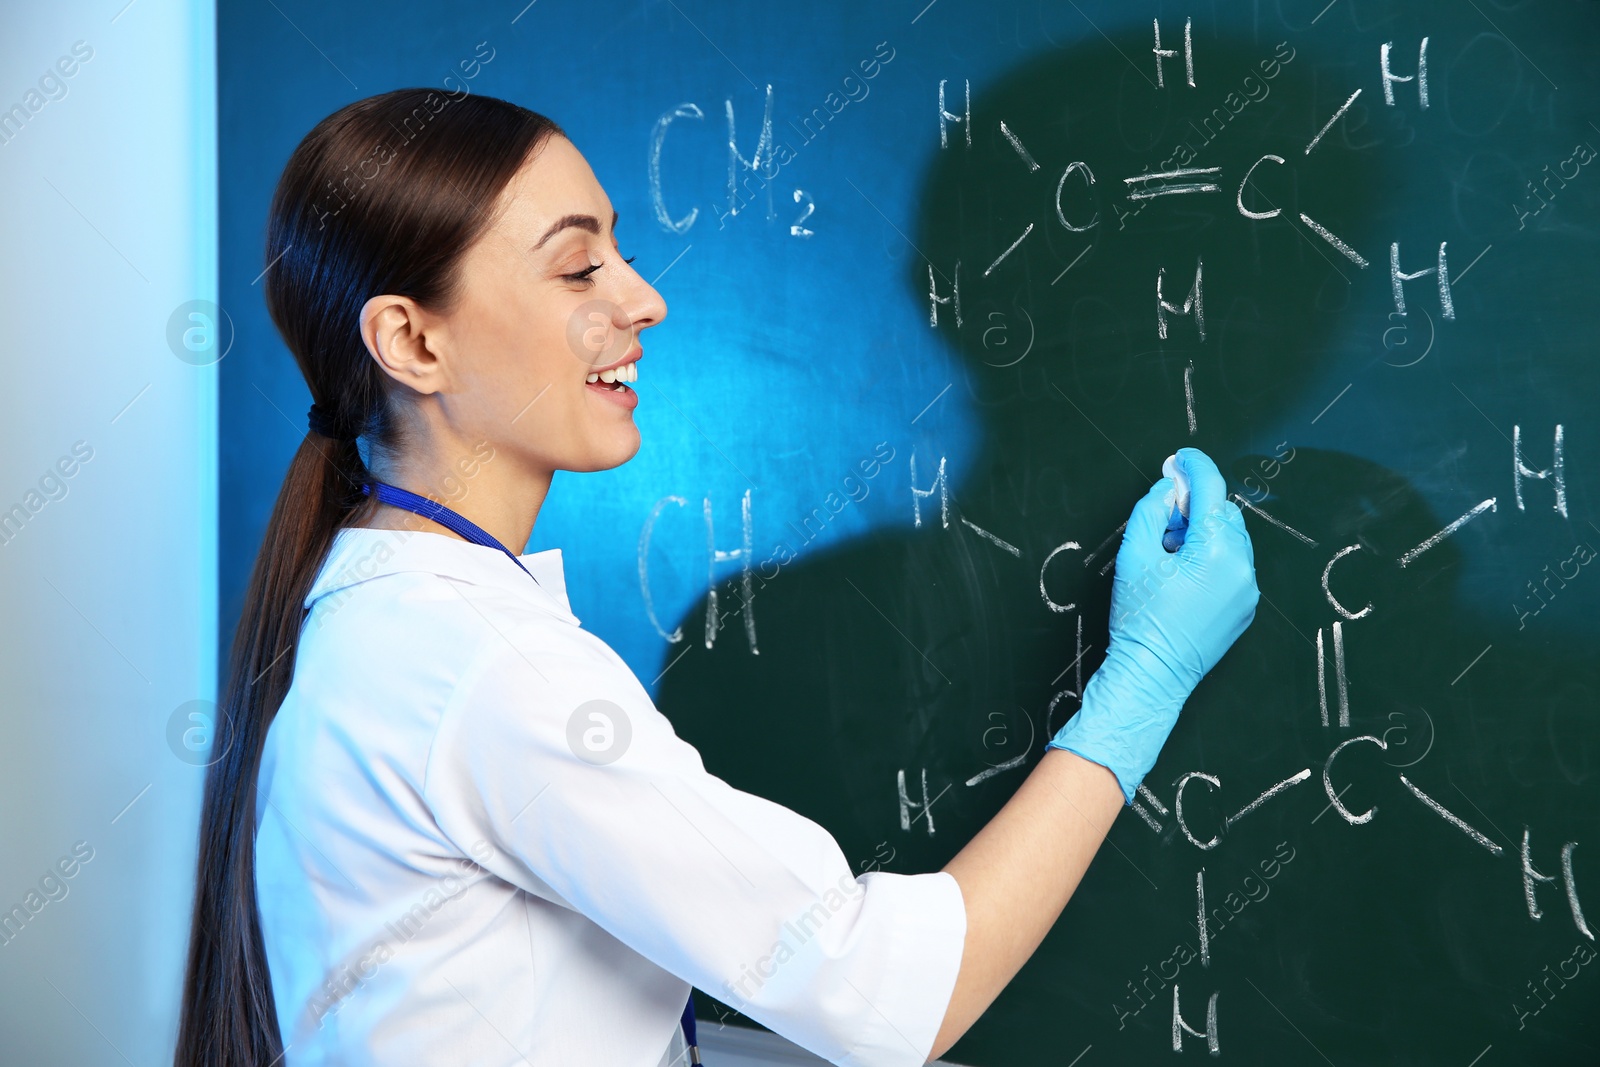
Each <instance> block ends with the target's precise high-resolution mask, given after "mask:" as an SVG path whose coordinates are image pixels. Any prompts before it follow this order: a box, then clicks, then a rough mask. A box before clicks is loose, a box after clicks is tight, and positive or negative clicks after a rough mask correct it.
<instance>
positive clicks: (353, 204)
mask: <svg viewBox="0 0 1600 1067" xmlns="http://www.w3.org/2000/svg"><path fill="white" fill-rule="evenodd" d="M561 132H562V131H561V130H560V128H559V127H558V126H556V124H555V123H554V122H552V121H551V120H549V119H548V118H546V117H544V116H542V115H539V114H536V113H534V112H532V111H528V110H527V109H525V108H521V107H518V106H516V105H514V104H510V103H507V102H505V101H503V100H496V99H494V98H492V97H484V96H465V97H459V98H457V97H453V96H451V95H450V94H448V93H444V92H441V91H440V90H433V89H399V90H395V91H394V92H390V93H385V94H382V95H380V96H374V97H369V98H367V99H365V100H359V101H357V102H355V103H353V104H350V105H347V106H346V107H344V108H341V109H340V110H339V111H336V112H334V113H333V114H332V115H330V116H328V117H327V118H326V119H324V120H323V121H322V122H320V123H318V124H317V126H316V128H315V129H313V130H312V131H311V132H310V133H309V134H307V135H306V137H305V139H304V140H302V141H301V142H300V144H299V146H298V147H296V149H295V151H294V153H293V154H292V155H291V156H290V158H289V162H288V164H287V165H286V166H285V168H284V172H283V175H282V177H281V178H280V179H279V182H278V187H277V191H276V193H275V194H274V196H273V202H272V208H271V213H270V217H269V222H268V236H267V258H268V259H269V262H270V264H271V265H270V266H269V268H268V271H267V282H266V296H267V307H268V310H269V311H270V313H271V315H272V318H273V322H274V323H275V324H276V326H277V327H278V331H279V333H281V334H282V335H283V338H284V341H285V342H286V343H287V345H288V347H289V349H290V351H291V352H292V353H293V355H294V357H295V361H296V362H297V363H298V365H299V367H300V371H301V374H302V375H303V376H304V377H305V380H306V384H307V385H308V386H309V387H310V390H311V394H312V397H313V398H314V400H315V407H316V409H317V410H318V411H319V413H320V414H321V417H320V418H318V419H317V420H315V421H316V422H317V423H318V428H319V429H325V430H326V429H330V427H331V428H333V429H332V430H331V432H330V433H329V434H328V435H326V436H325V435H324V434H323V433H320V432H312V433H309V434H307V435H306V437H305V439H304V440H303V441H302V442H301V444H300V447H299V449H298V450H297V451H296V452H295V454H294V458H293V459H292V460H291V461H290V463H289V470H288V472H287V473H286V474H285V476H284V479H283V486H282V488H280V489H279V491H278V499H277V502H276V503H275V504H274V505H273V508H272V516H271V518H270V519H269V520H268V521H267V528H266V532H265V534H264V535H263V538H262V543H261V549H260V552H259V554H258V555H257V556H256V561H255V566H254V568H253V569H252V571H251V575H250V584H249V587H248V590H247V592H246V595H245V601H244V606H243V610H242V611H241V613H240V616H239V623H238V628H237V630H236V631H235V634H234V639H233V646H232V649H231V652H230V655H229V657H228V664H227V672H226V676H225V679H224V684H223V689H222V700H221V702H220V705H219V707H218V713H217V728H216V730H215V732H214V739H213V746H214V747H213V750H212V763H211V764H210V766H209V768H208V769H207V772H206V783H205V792H204V796H203V799H202V802H201V815H200V836H199V849H198V858H197V871H196V885H195V897H194V912H193V917H192V920H191V923H190V931H189V953H188V963H187V966H186V969H185V974H184V984H183V994H182V998H183V999H182V1006H181V1014H180V1018H179V1024H178V1041H177V1053H176V1057H175V1059H174V1064H175V1067H269V1065H281V1064H282V1060H283V1056H284V1052H285V1049H284V1047H283V1039H282V1036H281V1033H280V1030H279V1026H278V1016H277V1008H276V1004H275V1002H274V1000H273V993H272V982H271V976H270V974H269V971H268V967H267V952H266V945H265V942H264V941H263V938H262V933H261V918H260V911H259V909H258V908H257V902H256V886H255V836H256V777H257V774H258V773H259V770H260V766H261V757H262V752H263V750H264V747H265V744H266V739H267V731H268V729H269V728H270V727H271V725H272V719H273V716H274V715H276V714H277V710H278V707H279V705H280V704H281V703H282V702H283V698H284V696H285V694H286V693H287V692H288V690H289V684H290V681H291V680H292V678H293V676H294V662H295V653H296V649H297V647H298V644H299V638H300V628H301V624H302V623H303V622H304V618H305V610H304V604H305V598H306V595H307V594H308V593H309V592H310V590H311V586H312V584H313V583H314V582H315V580H316V576H317V573H318V572H319V571H320V570H321V568H322V565H323V563H324V562H325V561H326V559H327V556H328V551H329V549H330V548H331V547H332V545H333V541H334V537H335V535H336V534H337V533H338V531H339V529H340V528H341V527H343V526H348V525H359V524H360V523H361V522H362V521H363V520H364V518H365V516H366V515H367V514H368V513H369V512H370V510H371V509H372V508H373V507H374V506H375V504H374V502H373V501H372V500H371V499H370V498H367V497H365V496H364V495H363V494H362V492H361V486H362V484H363V483H364V482H365V481H366V479H367V468H366V464H365V463H364V462H363V460H362V457H361V452H360V450H359V449H358V446H357V443H356V440H355V438H356V437H357V436H358V435H359V436H361V437H364V438H366V440H367V443H368V448H369V450H381V451H382V452H383V453H384V454H391V455H392V454H394V453H395V452H396V451H397V450H398V449H399V447H400V445H401V431H400V426H399V424H398V420H397V418H396V416H395V414H394V410H393V408H392V407H391V405H390V400H389V391H388V382H387V376H386V375H384V373H383V371H382V370H381V368H380V367H379V366H378V365H377V363H376V361H375V360H373V359H372V358H371V357H370V355H369V354H368V352H367V351H366V347H365V344H364V343H363V341H362V339H361V332H360V323H359V322H358V321H357V320H358V316H359V314H360V310H361V307H362V305H363V304H364V303H365V302H366V300H367V299H368V298H370V297H372V296H377V295H381V294H390V293H393V294H396V295H402V296H407V297H410V298H412V299H414V300H416V301H417V302H418V303H419V304H422V305H424V306H429V307H439V308H443V307H448V306H449V304H450V302H451V300H452V299H453V297H454V295H455V290H456V285H457V280H458V271H457V269H456V267H457V264H458V262H459V261H460V258H461V256H462V255H463V253H465V251H466V250H467V248H468V247H469V246H470V245H471V244H472V242H473V241H474V240H476V239H477V237H478V236H479V234H480V233H481V232H482V229H483V227H484V225H485V223H486V220H487V218H488V217H489V208H490V207H491V206H492V205H493V204H494V202H495V200H496V199H497V197H498V196H499V194H500V193H501V191H502V190H503V189H504V188H505V186H506V184H507V183H508V182H509V181H510V180H511V177H512V175H513V174H515V173H516V171H517V169H518V168H519V167H521V166H522V165H523V164H524V163H525V162H526V161H527V160H528V159H529V158H530V157H531V156H532V155H533V154H534V153H535V152H536V151H537V149H538V148H539V147H540V146H541V145H542V144H543V143H544V141H545V139H546V138H548V137H549V136H551V135H552V134H561ZM369 172H371V173H372V175H373V176H372V177H370V178H362V177H356V175H358V174H366V173H369Z"/></svg>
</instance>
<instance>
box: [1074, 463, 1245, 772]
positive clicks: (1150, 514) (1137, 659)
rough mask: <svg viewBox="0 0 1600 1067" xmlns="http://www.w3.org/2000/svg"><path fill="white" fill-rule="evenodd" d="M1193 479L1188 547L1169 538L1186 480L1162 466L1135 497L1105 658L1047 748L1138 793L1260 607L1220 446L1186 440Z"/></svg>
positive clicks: (1119, 558)
mask: <svg viewBox="0 0 1600 1067" xmlns="http://www.w3.org/2000/svg"><path fill="white" fill-rule="evenodd" d="M1177 464H1178V466H1179V468H1180V469H1181V470H1182V471H1183V473H1184V474H1185V475H1186V476H1187V478H1188V481H1189V491H1190V496H1189V528H1188V532H1187V533H1186V535H1185V536H1184V541H1183V545H1182V547H1180V548H1179V549H1178V550H1177V551H1176V552H1167V551H1166V550H1164V549H1163V548H1162V547H1161V539H1162V535H1163V534H1164V533H1165V532H1166V529H1167V520H1168V516H1169V515H1170V514H1171V512H1172V507H1173V500H1174V496H1175V492H1176V485H1175V483H1174V481H1173V479H1171V478H1162V479H1161V480H1160V481H1158V482H1156V483H1155V485H1153V486H1151V487H1150V491H1149V492H1148V493H1146V494H1145V496H1144V498H1143V499H1142V500H1140V501H1139V503H1137V504H1135V505H1134V508H1133V514H1132V515H1131V516H1130V517H1129V519H1128V526H1127V529H1126V530H1125V531H1124V532H1123V535H1122V546H1121V548H1120V549H1119V550H1118V551H1117V570H1116V578H1115V579H1114V581H1113V583H1112V592H1111V641H1110V645H1109V647H1108V648H1107V649H1106V659H1105V662H1104V663H1103V664H1101V666H1100V669H1099V670H1097V671H1095V673H1094V675H1093V677H1091V678H1090V679H1089V682H1088V684H1087V685H1085V686H1084V687H1083V688H1084V691H1083V699H1082V701H1081V705H1080V707H1079V710H1078V713H1077V714H1076V715H1074V716H1073V717H1072V718H1071V719H1068V720H1067V723H1066V725H1064V726H1062V727H1061V729H1060V730H1059V731H1058V732H1057V733H1056V735H1055V737H1054V738H1053V739H1052V740H1051V741H1050V742H1049V744H1048V745H1046V748H1052V747H1053V748H1064V749H1066V750H1067V751H1068V752H1075V753H1077V754H1078V755H1080V756H1082V757H1083V758H1084V759H1087V760H1092V761H1093V762H1095V763H1098V764H1100V765H1101V766H1103V767H1105V768H1107V769H1109V770H1110V771H1111V772H1112V773H1113V774H1115V775H1116V776H1117V781H1118V783H1119V784H1120V785H1121V786H1122V792H1123V795H1124V796H1125V797H1126V798H1127V800H1128V802H1129V803H1132V801H1133V797H1134V791H1135V790H1136V789H1137V788H1138V786H1139V783H1140V782H1141V781H1143V779H1144V776H1145V775H1146V774H1148V773H1149V771H1150V768H1151V767H1153V766H1155V762H1156V757H1157V756H1158V755H1160V753H1161V746H1162V745H1163V744H1165V743H1166V740H1167V735H1168V734H1169V733H1171V732H1172V727H1173V725H1174V724H1176V723H1177V721H1178V712H1179V711H1180V710H1181V709H1182V708H1183V704H1184V701H1185V700H1187V699H1188V698H1189V694H1190V693H1191V692H1192V691H1193V690H1194V687H1195V686H1196V685H1197V684H1198V683H1199V681H1200V679H1201V678H1202V677H1204V676H1205V674H1206V672H1207V671H1209V670H1210V669H1211V668H1212V667H1214V666H1215V665H1216V663H1217V661H1218V660H1220V659H1221V658H1222V654H1223V653H1224V652H1226V651H1227V650H1228V648H1229V647H1230V646H1232V644H1233V642H1234V641H1235V640H1236V639H1237V638H1238V637H1239V635H1240V634H1242V633H1243V632H1244V630H1245V627H1247V626H1249V625H1250V622H1251V620H1253V619H1254V618H1255V615H1256V601H1257V600H1258V599H1259V598H1260V595H1261V594H1260V592H1259V591H1258V590H1257V589H1256V571H1255V553H1254V551H1253V550H1252V548H1251V545H1250V535H1249V533H1248V532H1246V530H1245V526H1244V516H1243V514H1241V513H1240V511H1239V508H1238V506H1237V505H1235V504H1234V503H1232V502H1231V501H1229V500H1228V499H1227V484H1226V483H1225V482H1224V481H1223V478H1222V473H1221V472H1220V471H1218V470H1217V465H1216V464H1215V463H1213V462H1211V460H1210V458H1209V457H1207V456H1206V455H1205V453H1203V452H1201V451H1200V450H1199V449H1195V448H1180V449H1179V450H1178V453H1177Z"/></svg>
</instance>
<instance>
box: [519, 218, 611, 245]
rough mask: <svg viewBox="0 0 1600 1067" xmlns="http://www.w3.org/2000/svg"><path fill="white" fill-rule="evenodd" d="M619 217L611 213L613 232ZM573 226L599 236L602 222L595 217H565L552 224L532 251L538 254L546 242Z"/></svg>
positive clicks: (535, 243)
mask: <svg viewBox="0 0 1600 1067" xmlns="http://www.w3.org/2000/svg"><path fill="white" fill-rule="evenodd" d="M617 216H618V213H617V212H615V211H613V212H612V213H611V228H612V229H613V230H615V229H616V228H617ZM572 226H576V227H577V228H578V229H580V230H588V231H589V232H590V233H593V234H598V233H599V232H600V220H599V219H597V218H595V217H594V216H593V215H582V214H577V215H564V216H562V217H561V218H559V219H557V220H556V221H555V222H553V223H551V225H550V228H549V229H548V230H546V231H544V236H543V237H541V238H539V240H537V241H536V242H534V245H533V249H532V250H533V251H535V252H537V251H538V250H539V249H540V248H541V247H543V246H544V243H545V242H546V241H548V240H550V238H552V237H554V236H555V235H556V234H558V233H560V232H561V231H562V230H565V229H567V228H568V227H572Z"/></svg>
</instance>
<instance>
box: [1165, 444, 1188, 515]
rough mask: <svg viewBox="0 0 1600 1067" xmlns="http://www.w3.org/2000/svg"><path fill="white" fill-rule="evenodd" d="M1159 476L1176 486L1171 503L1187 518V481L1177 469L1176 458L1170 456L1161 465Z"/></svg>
mask: <svg viewBox="0 0 1600 1067" xmlns="http://www.w3.org/2000/svg"><path fill="white" fill-rule="evenodd" d="M1161 476H1162V477H1163V478H1171V479H1172V480H1173V482H1174V483H1175V484H1176V485H1177V498H1176V499H1175V500H1174V501H1173V503H1174V504H1176V505H1177V508H1178V511H1180V512H1181V513H1182V514H1183V517H1184V518H1188V517H1189V479H1188V477H1187V476H1186V475H1185V474H1184V473H1183V471H1182V470H1181V469H1180V468H1179V467H1178V457H1177V456H1176V455H1171V456H1168V457H1167V458H1166V460H1165V461H1164V462H1163V463H1162V464H1161Z"/></svg>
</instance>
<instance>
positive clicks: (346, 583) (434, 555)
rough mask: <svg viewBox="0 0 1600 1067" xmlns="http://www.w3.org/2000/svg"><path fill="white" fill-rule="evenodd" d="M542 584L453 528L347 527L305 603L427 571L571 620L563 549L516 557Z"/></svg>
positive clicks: (574, 618)
mask: <svg viewBox="0 0 1600 1067" xmlns="http://www.w3.org/2000/svg"><path fill="white" fill-rule="evenodd" d="M517 558H518V559H520V560H521V561H522V565H523V566H524V567H526V568H527V569H528V572H529V573H531V574H532V575H533V576H534V578H535V579H537V580H538V584H535V583H534V582H532V581H529V580H528V575H527V574H524V573H522V571H521V570H520V569H518V567H517V566H516V564H514V563H512V562H511V560H510V559H508V558H507V557H506V554H505V553H504V552H502V551H500V550H499V549H498V548H489V547H487V546H485V545H475V544H473V543H472V542H471V541H464V540H461V539H460V538H456V537H451V536H449V535H448V534H442V533H433V532H431V531H424V530H375V529H371V528H369V527H365V526H346V527H342V528H341V529H340V530H339V531H338V533H337V534H335V535H334V541H333V546H332V548H330V549H329V551H328V558H327V560H326V561H325V562H324V563H323V565H322V569H321V571H319V572H318V574H317V578H316V581H315V582H313V583H312V585H311V591H310V592H309V593H307V594H306V599H305V606H306V607H307V608H310V607H311V606H312V605H313V604H315V603H316V601H317V600H318V599H320V598H322V597H324V596H328V595H330V594H332V593H337V592H339V591H341V590H344V589H348V588H350V587H352V586H355V585H359V584H361V583H362V582H367V581H371V580H372V579H374V578H378V577H381V576H382V575H385V574H397V573H401V572H405V571H422V572H425V573H429V574H437V575H440V576H442V577H446V578H455V579H458V580H460V581H464V582H470V583H471V584H473V585H480V586H486V587H489V588H494V589H503V590H505V591H507V592H510V593H512V594H515V595H517V596H519V597H521V598H523V599H525V600H527V601H528V602H529V603H531V604H534V605H536V606H537V607H539V608H541V609H543V610H545V611H548V612H551V613H552V614H555V615H557V616H559V617H561V618H564V619H566V620H568V621H569V622H572V623H577V622H578V617H577V616H576V615H574V614H572V605H571V604H570V603H569V602H568V600H567V582H566V574H565V571H564V568H563V566H562V559H561V549H559V548H547V549H545V550H543V551H541V552H529V553H526V554H525V555H521V556H518V557H517Z"/></svg>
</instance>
